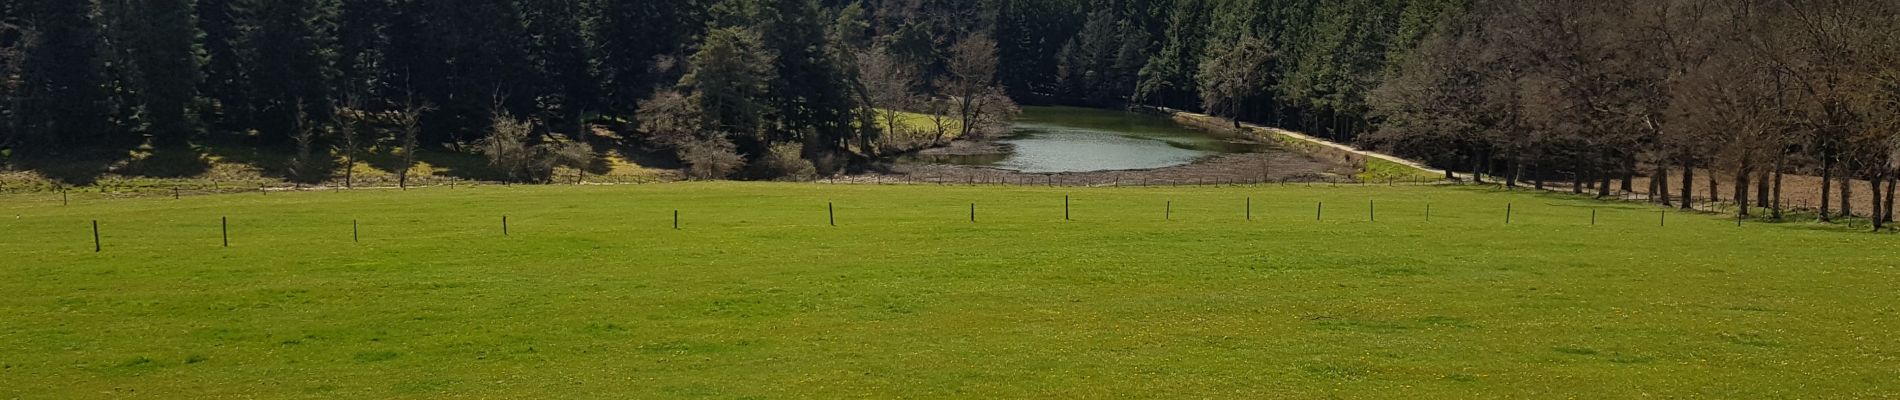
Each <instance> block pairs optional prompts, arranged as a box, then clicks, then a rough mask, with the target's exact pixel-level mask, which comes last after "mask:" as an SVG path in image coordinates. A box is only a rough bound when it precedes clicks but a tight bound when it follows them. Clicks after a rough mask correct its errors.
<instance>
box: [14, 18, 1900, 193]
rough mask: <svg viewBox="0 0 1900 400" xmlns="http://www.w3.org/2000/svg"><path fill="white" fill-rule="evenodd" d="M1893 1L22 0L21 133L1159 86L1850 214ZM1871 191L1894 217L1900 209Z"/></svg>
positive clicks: (774, 128) (511, 151)
mask: <svg viewBox="0 0 1900 400" xmlns="http://www.w3.org/2000/svg"><path fill="white" fill-rule="evenodd" d="M1896 9H1900V5H1896V4H1895V3H1894V2H1892V1H1883V0H1663V1H1637V0H1610V1H1590V2H1578V1H1566V0H1338V1H1320V0H858V1H843V0H458V1H449V0H144V1H127V0H90V1H71V0H0V15H4V17H0V24H3V25H0V60H4V64H3V65H0V78H4V80H0V97H3V98H4V101H0V117H4V124H3V125H0V127H4V129H5V132H4V133H3V134H0V154H4V157H5V160H6V163H7V164H8V165H9V167H10V168H16V169H26V170H35V169H50V168H53V167H51V166H53V165H61V164H67V163H71V162H72V161H73V160H91V159H105V160H112V159H116V158H123V157H125V156H124V155H125V154H127V153H128V152H139V151H146V152H163V151H166V149H188V148H190V147H191V146H194V145H198V144H201V143H214V142H215V143H238V144H240V145H242V146H250V147H256V148H264V149H272V150H274V151H279V152H282V153H286V154H295V156H294V157H293V161H291V162H290V163H289V165H290V167H288V168H287V169H286V171H285V174H286V175H287V176H288V177H290V178H293V179H305V180H312V181H317V180H323V179H326V178H328V175H331V174H334V172H333V171H334V168H330V166H333V165H335V164H336V163H344V165H350V164H353V163H354V162H355V161H354V160H355V159H356V157H359V154H367V153H371V152H380V153H379V154H388V155H395V156H398V157H400V158H403V159H404V161H403V162H402V163H400V164H401V165H410V164H413V157H412V155H413V153H414V152H415V151H417V150H418V149H428V150H444V151H455V152H466V153H479V154H482V155H483V156H484V157H486V158H488V159H490V160H493V162H494V163H495V164H496V165H497V166H498V167H500V168H502V169H504V170H506V171H508V174H509V176H510V177H511V178H514V179H519V180H524V181H534V180H545V179H548V171H550V170H551V168H553V167H554V166H557V165H565V164H575V163H583V162H586V160H585V159H586V158H588V157H589V155H588V154H586V153H588V152H587V151H586V149H587V147H586V146H587V145H589V144H595V143H592V142H596V141H599V140H601V138H602V137H614V138H632V140H633V141H635V142H637V143H638V144H639V145H641V146H645V147H652V148H661V149H666V150H667V151H670V152H672V153H674V154H676V155H677V157H678V159H679V160H680V161H682V163H683V164H684V165H686V166H687V167H688V170H689V171H690V173H691V174H692V175H693V176H695V177H704V178H748V179H769V178H772V177H777V176H784V175H809V174H830V173H833V172H836V171H839V170H842V169H846V168H848V167H849V166H851V165H861V164H863V163H866V162H869V161H872V160H877V159H879V158H881V157H885V156H888V155H890V154H897V153H902V152H906V151H911V150H915V149H917V148H920V147H927V146H933V145H937V144H941V143H943V142H944V141H946V140H951V139H953V138H957V137H965V136H970V135H976V136H981V135H987V134H995V133H997V132H999V131H1000V130H1001V128H1002V127H1003V126H1005V125H1006V124H1007V121H1008V120H1009V118H1010V116H1011V115H1012V114H1013V113H1015V112H1016V111H1015V110H1016V104H1017V103H1024V104H1067V105H1087V106H1095V107H1116V108H1119V107H1158V108H1166V109H1176V110H1186V111H1200V112H1206V113H1209V114H1213V115H1217V116H1222V117H1229V118H1233V119H1234V120H1235V121H1236V122H1238V121H1243V120H1244V121H1253V122H1259V123H1262V124H1265V125H1270V126H1277V127H1284V128H1288V129H1293V130H1298V131H1304V132H1309V133H1312V134H1314V135H1316V136H1322V137H1326V138H1329V139H1332V140H1335V141H1339V142H1342V143H1351V144H1354V145H1358V146H1361V147H1366V148H1375V149H1382V150H1387V151H1392V152H1395V153H1396V154H1399V155H1403V156H1407V157H1412V158H1415V159H1420V160H1423V161H1426V162H1429V163H1431V164H1432V165H1434V166H1439V167H1443V168H1444V169H1446V170H1457V171H1460V172H1461V174H1460V175H1459V176H1451V177H1454V178H1459V179H1474V180H1478V181H1483V180H1485V179H1487V176H1489V179H1494V180H1498V181H1501V183H1503V184H1505V185H1510V186H1517V185H1520V184H1522V185H1535V186H1539V187H1542V186H1545V185H1547V184H1548V183H1547V181H1552V182H1567V183H1568V184H1569V185H1571V186H1572V189H1573V190H1574V191H1578V192H1583V191H1585V190H1586V188H1589V190H1595V191H1597V192H1598V193H1599V194H1603V195H1608V194H1610V193H1611V192H1612V191H1613V190H1620V191H1623V192H1633V191H1637V187H1636V186H1637V183H1636V182H1643V183H1644V185H1645V186H1647V191H1646V192H1645V193H1674V192H1679V193H1680V194H1681V196H1680V199H1671V198H1670V197H1671V196H1652V197H1653V199H1654V200H1655V201H1658V202H1662V203H1665V204H1668V203H1670V202H1681V203H1683V204H1682V205H1683V206H1684V207H1687V206H1688V204H1687V203H1688V201H1689V200H1691V199H1693V196H1694V193H1696V192H1695V191H1696V188H1697V187H1698V184H1700V181H1699V180H1698V175H1697V173H1698V172H1701V173H1702V175H1700V177H1702V178H1707V179H1709V180H1714V179H1717V178H1716V177H1717V176H1724V178H1722V179H1725V180H1729V182H1723V184H1726V185H1727V186H1728V187H1729V188H1731V189H1733V193H1732V194H1727V196H1724V194H1718V193H1710V194H1711V197H1729V198H1732V199H1735V200H1736V201H1737V203H1740V204H1741V206H1742V207H1740V212H1741V213H1742V214H1744V215H1747V214H1748V213H1750V212H1751V210H1750V207H1749V206H1750V205H1751V204H1753V205H1756V206H1760V207H1765V208H1766V209H1767V211H1766V212H1768V213H1772V214H1773V215H1774V216H1776V217H1779V216H1780V213H1781V212H1782V208H1783V207H1782V206H1783V202H1782V201H1781V199H1780V192H1781V191H1780V183H1781V182H1782V180H1783V176H1784V175H1794V174H1798V175H1805V176H1818V177H1820V178H1821V181H1822V182H1823V183H1822V185H1824V186H1823V187H1822V188H1821V191H1822V192H1823V195H1822V196H1823V199H1822V201H1821V203H1822V206H1821V210H1820V214H1821V218H1822V219H1824V220H1825V219H1827V218H1828V217H1829V216H1830V215H1842V214H1852V213H1853V210H1848V209H1845V208H1848V207H1851V204H1854V203H1852V202H1850V201H1849V199H1850V197H1851V196H1854V195H1855V188H1854V186H1864V187H1866V189H1868V190H1869V191H1868V193H1870V194H1869V195H1868V196H1871V197H1872V198H1873V199H1874V202H1873V205H1874V209H1875V210H1891V209H1892V208H1893V207H1892V205H1893V192H1894V186H1895V182H1896V181H1895V180H1896V177H1900V174H1896V164H1900V163H1897V162H1896V160H1897V158H1896V155H1900V152H1896V151H1895V147H1896V143H1900V139H1896V138H1897V137H1900V136H1897V135H1896V132H1900V33H1896V32H1900V29H1895V27H1900V10H1896ZM917 116H923V117H921V118H922V119H926V120H929V121H927V122H924V123H915V122H914V121H911V120H913V119H916V118H918V117H917ZM601 132H605V133H606V134H605V135H602V134H600V133H601ZM345 170H347V168H346V169H345ZM1718 171H1719V172H1720V173H1721V174H1725V175H1719V174H1718V173H1717V172H1718ZM346 173H347V172H346ZM82 175H83V174H82ZM1672 181H1673V182H1672ZM1672 184H1673V185H1672ZM1619 186H1620V187H1619ZM1672 186H1673V187H1672ZM1717 186H1718V185H1715V184H1714V182H1710V183H1708V184H1701V187H1704V188H1708V189H1710V190H1714V188H1716V187H1717ZM1835 193H1838V195H1836V194H1835ZM1836 200H1838V202H1839V204H1840V205H1841V206H1840V207H1838V208H1833V209H1830V207H1831V204H1832V203H1834V202H1835V201H1836ZM1883 206H1884V207H1883ZM1871 215H1872V216H1873V217H1874V219H1875V222H1876V223H1880V222H1884V220H1887V219H1890V218H1891V211H1886V212H1874V213H1872V214H1871Z"/></svg>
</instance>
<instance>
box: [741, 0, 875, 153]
mask: <svg viewBox="0 0 1900 400" xmlns="http://www.w3.org/2000/svg"><path fill="white" fill-rule="evenodd" d="M767 10H768V11H767V12H765V13H764V14H763V17H764V21H761V23H760V31H761V35H762V36H763V37H764V40H765V46H766V48H768V49H770V50H771V51H772V52H773V53H774V54H775V55H776V58H775V62H774V63H773V64H774V70H775V71H777V73H778V79H775V80H773V81H772V84H771V90H770V94H771V95H770V97H771V99H772V107H771V108H770V110H771V112H770V113H768V120H769V121H771V127H772V128H773V129H772V130H771V132H769V135H768V136H769V137H770V138H771V141H773V142H803V143H806V144H807V149H806V150H807V151H818V150H825V151H831V152H834V153H843V152H845V151H846V149H847V147H848V146H849V144H850V141H851V140H852V139H854V137H853V135H854V133H855V132H856V130H855V129H853V128H852V124H853V121H855V120H856V118H855V116H856V114H855V111H856V110H857V104H856V101H855V100H854V99H855V96H853V95H852V94H851V93H850V91H849V88H850V87H851V84H850V82H847V81H846V75H845V74H844V72H843V71H841V70H840V68H841V65H840V62H839V61H838V58H837V54H836V53H835V52H834V48H833V47H832V46H831V45H830V42H829V41H828V40H826V34H825V33H826V32H825V27H824V26H823V25H820V21H822V19H821V18H819V17H818V11H819V10H818V4H817V3H816V2H815V1H812V0H786V1H775V2H771V3H770V4H769V5H767ZM814 147H815V148H814ZM742 150H745V153H746V154H752V155H757V154H763V149H742Z"/></svg>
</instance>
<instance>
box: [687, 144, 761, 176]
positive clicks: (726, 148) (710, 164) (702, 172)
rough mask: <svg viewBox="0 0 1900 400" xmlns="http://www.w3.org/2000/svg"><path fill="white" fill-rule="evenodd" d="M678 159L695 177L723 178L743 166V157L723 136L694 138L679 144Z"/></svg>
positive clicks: (689, 173)
mask: <svg viewBox="0 0 1900 400" xmlns="http://www.w3.org/2000/svg"><path fill="white" fill-rule="evenodd" d="M679 156H680V161H683V162H685V163H686V173H687V175H688V176H690V177H692V178H695V179H725V178H729V177H731V176H732V173H733V172H738V171H739V169H740V168H745V157H740V156H739V152H738V150H737V147H735V146H733V145H732V142H731V141H728V140H726V139H725V138H711V139H695V140H691V141H688V142H686V143H682V144H680V145H679Z"/></svg>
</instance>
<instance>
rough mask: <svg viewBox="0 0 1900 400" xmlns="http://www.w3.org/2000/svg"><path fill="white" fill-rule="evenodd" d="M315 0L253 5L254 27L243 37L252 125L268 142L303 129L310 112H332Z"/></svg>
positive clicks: (284, 140) (281, 140) (272, 0)
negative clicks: (248, 57)
mask: <svg viewBox="0 0 1900 400" xmlns="http://www.w3.org/2000/svg"><path fill="white" fill-rule="evenodd" d="M318 5H319V2H318V0H268V1H262V2H260V3H259V4H258V8H257V14H256V15H257V29H256V31H254V32H251V34H250V35H248V36H247V37H246V40H245V42H246V43H245V44H246V47H247V51H248V52H250V53H251V54H253V55H254V56H255V59H254V60H252V61H253V62H252V63H251V64H252V65H253V67H252V68H251V71H252V75H251V87H252V91H253V92H252V99H253V101H252V104H255V107H256V112H257V121H256V124H255V128H256V129H257V130H258V131H259V133H260V134H262V137H263V138H264V139H265V140H266V141H268V142H271V143H287V142H290V141H292V139H295V137H296V136H298V135H300V132H305V131H307V130H306V127H304V126H303V125H304V122H303V121H305V120H306V118H303V117H302V116H308V115H330V114H331V112H330V104H331V103H330V91H329V89H330V77H331V76H332V75H333V72H332V68H331V67H332V65H331V60H330V57H329V56H328V54H329V53H328V52H327V51H325V50H326V49H328V48H329V46H331V45H332V42H333V41H332V40H331V38H330V37H328V36H327V35H326V34H325V32H328V31H329V30H328V29H326V28H325V27H324V26H323V24H325V19H324V17H325V16H324V15H322V14H321V10H320V9H319V8H318Z"/></svg>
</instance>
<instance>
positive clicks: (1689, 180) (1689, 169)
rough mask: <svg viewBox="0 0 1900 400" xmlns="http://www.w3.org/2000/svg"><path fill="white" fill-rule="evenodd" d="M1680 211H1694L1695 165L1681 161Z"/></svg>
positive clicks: (1687, 161)
mask: <svg viewBox="0 0 1900 400" xmlns="http://www.w3.org/2000/svg"><path fill="white" fill-rule="evenodd" d="M1682 209H1684V210H1694V209H1695V164H1693V163H1690V162H1689V160H1688V159H1686V158H1685V159H1683V161H1682Z"/></svg>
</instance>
